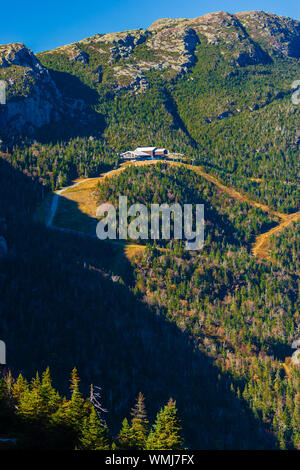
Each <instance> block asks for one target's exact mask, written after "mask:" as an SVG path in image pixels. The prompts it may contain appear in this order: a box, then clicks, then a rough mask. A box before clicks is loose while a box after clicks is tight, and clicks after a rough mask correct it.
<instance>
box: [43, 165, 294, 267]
mask: <svg viewBox="0 0 300 470" xmlns="http://www.w3.org/2000/svg"><path fill="white" fill-rule="evenodd" d="M159 161H161V160H146V161H139V162H126V163H123V164H122V165H121V166H120V167H119V168H117V169H115V170H111V171H108V172H107V173H103V174H102V175H101V176H100V177H96V178H87V179H83V180H79V181H76V182H75V183H74V184H73V185H71V186H68V187H66V188H62V189H61V190H59V191H57V192H56V193H55V194H54V195H53V198H52V203H51V207H50V211H49V215H48V219H47V222H46V224H47V226H48V227H52V228H55V226H54V225H53V220H54V217H55V215H56V212H57V207H58V203H59V196H61V195H62V194H64V197H67V198H69V199H71V200H73V201H75V202H77V204H78V206H79V209H81V210H82V212H84V213H86V214H88V215H90V216H94V214H95V207H94V206H95V204H91V202H90V193H91V190H93V189H94V190H95V189H96V186H97V184H98V182H101V181H104V180H105V179H106V178H110V177H112V176H115V175H118V174H119V173H121V172H122V171H123V170H125V169H126V168H127V167H128V166H145V165H153V164H157V163H158V162H159ZM164 162H165V163H168V164H170V165H172V166H181V165H184V166H185V167H187V168H189V169H190V170H193V171H195V172H196V173H197V174H199V175H200V176H202V177H203V178H204V179H206V180H207V181H209V182H211V183H213V184H214V185H215V186H217V187H218V188H219V189H221V190H222V191H224V192H225V193H226V194H228V195H229V196H230V197H232V198H234V199H237V200H238V201H241V202H246V203H247V204H249V205H250V206H252V207H258V208H260V209H261V210H263V211H264V212H267V213H268V214H270V215H273V216H277V217H278V218H279V219H281V222H280V223H279V225H277V226H276V227H274V228H272V229H271V230H269V231H268V232H266V233H262V234H261V235H258V236H257V237H256V240H255V243H254V244H253V246H252V253H253V255H254V256H256V257H258V258H261V259H270V255H269V248H270V239H271V236H272V235H275V234H278V233H280V232H281V231H282V230H283V229H285V228H287V227H288V226H289V225H290V224H292V223H293V222H295V221H298V220H300V211H299V212H296V213H294V214H283V213H281V212H277V211H274V210H273V209H271V208H269V207H268V206H267V205H265V204H261V203H259V202H256V201H253V200H252V199H249V198H248V197H247V196H245V195H243V194H241V193H240V192H238V191H237V190H235V189H233V188H231V187H228V186H225V185H224V184H222V183H221V182H220V181H218V180H217V178H215V177H214V176H212V175H210V174H208V173H206V172H205V171H203V170H202V169H201V168H200V167H198V166H193V165H190V164H187V163H179V162H174V161H168V160H166V161H164ZM80 193H81V194H80ZM80 206H81V207H80ZM78 233H81V232H79V231H78ZM114 243H116V242H114ZM124 246H125V251H127V254H128V255H129V253H132V254H135V253H137V252H140V251H142V249H143V248H144V247H143V245H138V244H125V245H124Z"/></svg>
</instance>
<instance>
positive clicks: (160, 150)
mask: <svg viewBox="0 0 300 470" xmlns="http://www.w3.org/2000/svg"><path fill="white" fill-rule="evenodd" d="M155 150H156V152H165V151H166V150H167V149H155Z"/></svg>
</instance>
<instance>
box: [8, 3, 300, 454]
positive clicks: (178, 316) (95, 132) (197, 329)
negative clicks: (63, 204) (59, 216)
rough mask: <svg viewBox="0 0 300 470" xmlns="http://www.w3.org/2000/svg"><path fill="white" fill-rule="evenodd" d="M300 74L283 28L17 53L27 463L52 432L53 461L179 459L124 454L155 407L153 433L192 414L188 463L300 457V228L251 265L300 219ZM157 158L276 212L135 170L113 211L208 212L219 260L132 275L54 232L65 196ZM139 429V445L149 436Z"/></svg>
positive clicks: (162, 35) (178, 29)
mask: <svg viewBox="0 0 300 470" xmlns="http://www.w3.org/2000/svg"><path fill="white" fill-rule="evenodd" d="M299 59H300V23H299V21H296V20H292V19H289V18H283V17H278V16H276V15H272V14H269V13H264V12H247V13H239V14H236V15H231V14H228V13H224V12H219V13H213V14H210V15H205V16H203V17H199V18H195V19H176V20H172V19H163V20H158V21H157V22H155V23H154V24H153V25H151V26H150V27H149V28H148V29H145V30H134V31H126V32H121V33H108V34H99V35H95V36H93V37H91V38H87V39H84V40H79V41H78V42H76V43H73V44H69V45H66V46H62V47H59V48H57V49H55V50H52V51H47V52H42V53H40V54H36V55H35V54H33V53H32V52H31V51H30V50H29V49H28V48H27V47H26V46H24V45H23V44H9V45H5V46H4V45H3V46H0V79H1V80H5V81H6V83H7V104H6V105H0V132H1V136H0V137H1V139H2V143H1V154H0V177H1V184H0V201H1V205H0V290H1V293H2V292H3V295H2V294H1V297H0V320H1V321H0V339H3V340H5V342H6V345H7V358H8V364H7V367H2V369H1V372H2V377H3V380H1V382H0V413H1V414H2V417H3V422H4V423H7V424H5V425H4V428H0V433H3V434H6V431H7V432H8V433H10V435H13V436H14V434H16V435H17V437H19V438H20V446H21V447H22V446H23V445H24V446H25V447H26V445H27V446H32V445H33V441H34V436H36V435H37V434H36V433H40V432H45V434H43V436H44V438H45V439H44V440H43V445H45V446H46V447H47V441H48V439H50V438H49V436H50V435H51V436H52V437H51V439H53V440H51V439H50V440H49V441H48V442H49V446H50V447H51V446H54V447H61V448H62V447H66V446H67V447H68V448H74V447H77V448H82V447H84V445H87V446H89V447H85V448H96V447H98V448H99V447H101V448H102V447H104V448H105V447H106V446H109V447H111V446H117V447H118V446H122V445H124V446H125V448H127V446H129V447H130V446H133V447H134V446H135V448H136V447H138V446H144V448H145V447H147V448H155V449H157V448H165V447H164V446H165V443H162V442H160V441H159V436H158V435H157V436H156V437H157V439H158V441H155V439H154V438H153V433H155V429H156V428H153V432H152V434H151V432H150V434H149V431H150V427H149V426H148V424H147V426H146V427H147V432H146V431H145V428H143V424H142V425H141V426H142V431H141V434H140V435H139V436H140V437H141V436H142V437H141V439H142V444H141V441H139V442H138V443H137V442H136V441H134V442H135V443H134V445H133V444H132V441H131V443H128V441H127V442H125V441H123V444H121V445H120V442H119V441H118V439H119V433H120V427H121V426H120V423H121V421H122V420H123V418H124V417H125V416H126V417H127V418H128V419H129V418H130V411H129V410H130V408H131V407H132V403H134V400H135V399H136V397H137V395H138V393H139V392H142V393H143V394H144V395H145V396H146V400H147V411H148V417H147V421H149V423H151V424H152V423H154V421H155V416H156V413H157V411H158V410H159V409H161V406H162V405H164V404H166V403H169V404H170V403H171V405H170V406H169V407H167V408H171V409H172V410H174V409H175V405H174V402H173V401H171V402H169V399H170V397H172V398H173V400H175V401H176V407H178V415H179V417H180V419H181V422H182V425H183V433H182V434H181V433H180V432H179V429H178V432H179V434H180V436H181V435H182V436H183V437H184V442H183V441H182V439H181V437H180V436H179V437H178V440H177V441H176V444H174V446H175V447H176V448H178V447H179V448H180V447H181V446H182V445H185V446H187V447H189V448H196V449H223V448H224V449H250V448H258V449H266V448H268V449H269V448H270V449H271V448H282V449H286V448H299V447H300V434H299V429H300V381H299V378H300V369H299V365H297V363H296V361H295V360H293V359H292V355H293V349H292V348H291V345H292V343H293V342H295V341H297V340H298V339H299V303H298V299H299V293H298V274H299V269H298V263H299V260H298V258H297V248H298V247H299V232H298V230H297V228H298V225H297V224H294V225H292V226H290V227H289V228H288V229H286V230H283V231H282V232H281V233H280V235H279V236H278V235H277V236H274V238H273V239H272V240H271V249H270V259H266V260H263V261H262V260H260V259H258V258H256V257H254V256H253V254H252V250H251V244H252V243H253V241H254V238H255V237H256V236H257V235H258V234H260V233H263V232H265V231H266V230H268V229H270V228H271V227H273V225H274V224H276V223H278V217H277V216H276V213H275V211H278V213H292V212H296V210H299V208H298V204H299V180H298V176H299V173H298V172H299V121H300V120H299V116H300V114H299V106H296V105H295V104H293V102H292V100H291V98H292V93H293V90H292V88H291V85H292V83H293V82H294V81H295V80H297V79H298V78H299V76H300V63H299ZM138 145H155V146H157V147H160V146H161V147H166V148H168V149H169V150H170V151H173V152H181V153H184V154H185V158H186V159H187V160H191V159H193V163H194V165H195V166H197V165H201V167H202V168H204V169H205V171H206V172H207V173H210V174H211V175H214V176H215V177H217V178H218V180H219V181H221V182H223V184H225V185H227V186H231V187H235V188H237V189H238V190H239V191H240V192H241V193H244V194H246V195H247V197H248V198H249V199H252V200H254V201H259V202H261V203H263V204H265V205H268V206H269V208H270V209H271V210H272V211H271V212H268V213H266V212H263V211H262V210H260V209H259V208H254V207H253V206H251V205H249V204H247V203H246V202H239V201H237V200H235V199H233V198H232V197H229V196H227V195H226V194H225V193H224V192H222V190H221V189H220V188H217V187H216V186H214V185H213V184H211V183H209V182H207V181H205V180H204V179H203V178H202V177H201V176H200V175H199V174H196V173H193V172H192V171H190V170H187V169H185V168H183V167H182V166H179V167H178V168H173V167H168V166H167V165H159V166H156V167H150V168H149V167H147V168H146V167H144V168H143V167H141V168H128V169H126V170H125V171H124V172H122V173H121V174H119V175H118V176H115V177H112V178H111V179H109V180H107V181H105V183H104V184H102V185H99V187H98V189H97V194H95V195H93V197H96V198H97V201H98V202H103V201H107V200H109V201H112V202H115V201H116V200H117V197H118V195H119V194H125V195H127V196H128V199H129V200H130V201H134V202H136V201H139V202H143V203H145V204H146V205H149V204H150V203H152V202H154V201H156V202H169V203H171V202H174V201H178V202H180V203H182V204H184V203H187V202H188V203H191V202H192V203H194V204H196V203H204V205H205V208H206V214H207V226H206V243H205V246H204V249H203V250H201V251H199V252H187V251H185V250H184V249H183V246H182V245H181V244H180V243H179V242H174V241H171V242H170V243H169V244H167V243H165V244H161V245H159V244H148V245H147V246H146V247H145V250H143V252H142V253H140V254H139V255H137V256H136V257H134V258H133V259H132V260H128V259H126V257H125V255H124V252H123V250H122V248H120V246H117V245H113V244H109V243H105V242H100V241H98V240H93V239H92V238H87V237H84V236H81V235H76V234H71V233H67V232H63V231H58V230H55V229H53V228H47V227H45V226H44V225H43V224H42V223H41V222H39V221H38V219H37V217H36V206H37V204H40V203H43V202H44V201H45V200H46V199H47V198H48V197H49V194H50V192H51V190H52V191H53V190H55V189H57V188H60V187H62V186H65V185H68V184H70V183H71V181H73V180H74V179H76V178H77V177H93V176H99V174H100V173H101V172H103V171H107V170H110V169H113V168H114V167H115V166H116V165H118V163H119V156H118V154H119V152H121V151H123V150H127V149H131V148H135V147H136V146H138ZM73 210H74V211H75V212H76V210H77V211H78V210H79V209H78V207H75V204H74V207H73ZM298 251H299V250H298ZM293 357H294V356H293ZM48 366H49V367H50V370H51V374H52V376H53V383H54V386H55V390H56V389H57V390H59V394H57V393H56V391H55V390H53V389H52V385H51V383H50V376H49V371H48V372H47V371H46V372H44V374H43V377H42V373H43V371H45V370H46V368H47V367H48ZM75 366H76V367H77V369H78V373H79V375H80V377H81V392H82V395H78V393H77V392H76V393H75V398H74V393H73V392H74V387H73V392H72V394H71V398H70V399H67V398H66V399H64V398H62V397H63V396H64V395H67V394H68V384H67V378H68V375H69V373H70V371H71V370H72V369H73V368H74V367H75ZM9 369H10V370H11V371H12V375H10V374H9ZM37 371H39V373H40V375H39V377H38V378H35V379H33V380H31V377H33V376H35V374H36V372H37ZM19 373H21V374H22V377H21V378H19V379H18V376H19ZM25 379H27V382H26V380H25ZM30 380H31V381H30ZM76 380H77V379H76ZM43 381H44V382H43ZM43 383H44V385H43ZM90 384H93V385H94V386H95V387H97V386H100V387H101V389H102V404H103V406H104V408H106V409H107V410H108V412H107V413H105V421H106V426H107V427H105V429H104V428H103V426H100V427H99V420H98V417H97V416H96V415H95V412H94V411H93V410H94V408H93V406H92V405H91V403H90V401H89V400H87V399H86V398H83V397H88V396H89V394H90ZM48 395H49V396H48ZM68 396H69V395H68ZM41 397H42V398H41ZM72 397H73V398H72ZM78 397H79V398H80V400H79V401H80V403H81V405H80V406H79V408H78V407H77V404H78V403H77V402H76V403H77V404H76V403H75V405H74V406H75V408H76V407H77V408H76V412H78V419H77V417H75V418H74V416H75V414H74V415H73V414H72V413H73V411H74V408H73V405H72V403H73V402H72V400H73V399H74V400H75V401H76V400H77V398H78ZM48 398H49V400H48ZM79 398H78V399H79ZM52 399H53V400H52ZM173 405H174V406H173ZM63 410H64V411H63ZM72 410H73V411H72ZM168 411H170V410H167V412H168ZM167 412H166V413H167ZM22 413H23V414H22ZM167 414H168V413H167ZM145 419H146V418H145ZM157 419H158V417H157ZM162 419H164V418H162ZM0 421H1V419H0ZM1 422H2V421H1ZM70 423H71V424H70ZM79 423H80V424H79ZM88 423H90V425H89V424H88ZM100 424H101V423H100ZM157 424H159V423H157ZM73 425H74V427H73V428H72V426H73ZM5 426H6V428H5ZM78 426H79V427H80V431H78ZM178 426H179V425H178ZM132 427H134V422H132V421H130V419H129V422H125V423H123V425H122V430H123V434H122V435H123V437H124V435H126V436H128V435H130V436H131V438H132V439H133V440H134V439H136V434H135V431H134V430H132V429H131V428H132ZM176 427H177V426H176ZM128 428H130V429H131V431H129V430H128ZM66 429H68V433H69V434H68V433H67V435H66V436H65V435H64V432H65V430H66ZM108 429H109V433H108ZM143 429H144V431H145V432H144V431H143ZM82 430H84V433H85V434H84V436H82V434H81V432H82ZM140 430H141V428H140V427H139V431H140ZM48 432H49V433H50V434H48ZM132 432H133V434H132ZM27 433H28V435H29V437H30V439H31V441H30V442H29V443H28V442H26V440H25V441H24V436H25V435H26V434H27ZM103 433H104V434H103ZM128 433H129V434H128ZM130 433H131V434H130ZM92 435H93V436H94V437H95V436H96V437H95V439H94V440H93V439H92ZM132 436H133V437H132ZM134 436H135V437H134ZM150 436H152V437H151V438H150ZM63 437H66V439H67V442H66V441H64V440H63ZM0 438H1V434H0ZM131 438H130V439H131ZM82 439H85V441H84V442H85V444H84V443H83V441H82ZM153 439H154V440H153ZM124 442H125V443H124ZM157 442H158V443H157ZM151 446H152V447H151ZM155 446H156V447H155Z"/></svg>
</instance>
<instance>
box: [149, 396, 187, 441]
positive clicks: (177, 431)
mask: <svg viewBox="0 0 300 470" xmlns="http://www.w3.org/2000/svg"><path fill="white" fill-rule="evenodd" d="M182 445H183V438H182V437H181V425H180V422H179V418H178V416H177V409H176V402H175V401H173V399H172V398H170V400H169V402H168V404H167V405H166V406H165V407H164V408H162V409H161V410H160V411H159V412H158V414H157V417H156V422H155V424H154V425H153V429H152V430H151V432H150V434H149V436H148V440H147V449H151V450H152V449H153V450H179V449H182Z"/></svg>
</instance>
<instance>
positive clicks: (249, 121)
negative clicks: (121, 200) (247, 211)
mask: <svg viewBox="0 0 300 470" xmlns="http://www.w3.org/2000/svg"><path fill="white" fill-rule="evenodd" d="M299 38H300V23H299V21H296V20H292V19H289V18H284V17H278V16H276V15H272V14H269V13H264V12H248V13H240V14H236V15H230V14H228V13H224V12H219V13H213V14H210V15H205V16H203V17H199V18H195V19H192V20H188V19H180V20H178V19H177V20H171V19H164V20H159V21H157V22H155V23H154V24H153V25H151V26H150V27H149V28H148V29H145V30H134V31H126V32H121V33H108V34H98V35H95V36H93V37H90V38H87V39H84V40H80V41H78V42H76V43H73V44H69V45H66V46H62V47H59V48H57V49H54V50H52V51H47V52H43V53H40V54H37V55H36V56H35V55H34V54H33V53H32V52H31V51H30V50H29V49H28V48H26V46H24V45H22V44H9V45H7V46H1V48H0V79H3V80H6V82H7V106H6V107H3V106H2V107H1V109H0V122H1V131H2V134H3V137H2V139H3V140H4V143H3V149H4V150H5V149H6V147H7V146H8V147H9V149H10V155H9V157H8V158H9V159H12V160H13V161H15V160H17V161H18V160H19V159H20V155H23V154H24V153H27V154H28V157H27V158H28V159H29V160H30V163H29V165H30V167H31V171H32V172H33V173H34V174H38V175H39V176H42V177H46V176H45V174H47V177H46V178H47V179H48V180H49V179H50V176H52V179H53V181H54V183H53V184H54V185H56V186H59V185H60V184H61V180H62V179H63V180H65V179H66V178H67V179H70V178H72V177H73V175H74V166H75V167H77V168H76V173H77V174H79V175H81V174H84V171H85V169H84V168H83V167H84V163H82V165H81V166H82V168H78V166H79V165H78V152H76V156H74V155H73V157H72V158H73V159H74V160H73V161H70V159H67V160H66V163H65V164H64V165H61V164H60V159H61V157H60V155H61V154H62V153H63V152H64V150H59V149H57V148H56V149H53V148H52V144H50V149H49V148H48V144H49V143H47V141H48V142H49V139H50V140H51V141H52V142H55V141H57V140H59V141H60V146H61V147H63V148H64V147H66V146H67V147H68V140H69V138H72V137H73V138H75V137H78V136H81V137H82V138H84V137H86V138H88V137H90V136H94V137H97V138H98V139H101V141H102V142H103V144H102V146H103V147H107V146H108V147H109V148H111V150H112V153H116V152H119V151H121V150H127V149H128V148H131V147H136V146H137V145H141V144H143V143H144V144H148V145H149V144H153V145H156V146H162V147H166V148H168V149H170V150H172V151H177V152H184V153H185V154H186V155H188V156H194V157H195V158H196V160H197V161H199V162H201V163H202V164H204V165H206V166H207V167H208V168H209V169H210V171H211V172H213V173H214V174H216V175H218V176H219V177H220V178H222V179H223V180H224V181H226V182H227V183H228V184H233V185H235V186H236V187H238V188H239V189H241V190H242V191H247V192H249V194H251V195H252V196H253V197H254V198H256V199H257V200H260V201H262V202H264V203H267V204H269V205H272V206H273V207H276V208H277V209H279V210H283V211H290V212H292V211H293V210H294V209H295V207H296V205H297V200H298V199H297V198H298V186H297V182H296V179H297V169H298V155H299V107H297V106H295V105H294V104H293V103H292V101H291V96H292V93H293V90H292V88H291V85H292V83H293V82H294V81H295V80H297V79H298V77H299V75H300V67H299V57H300V39H299ZM20 132H21V133H22V134H23V135H25V136H26V135H27V136H28V135H31V136H34V137H35V138H36V139H37V140H38V141H40V140H41V141H43V147H42V148H36V146H32V145H30V143H29V144H28V143H27V145H26V151H25V149H24V147H22V146H21V147H20V146H19V145H17V144H19V143H20V142H19V139H18V138H17V137H16V134H17V135H19V133H20ZM86 140H87V139H86ZM13 143H15V147H14V148H13ZM9 144H10V145H9ZM97 150H98V149H97ZM103 150H104V149H103ZM100 152H101V151H100ZM11 153H12V155H11ZM87 153H88V152H87ZM97 153H98V152H97ZM101 153H102V152H101ZM104 153H107V150H104ZM48 154H49V155H51V157H50V158H49V159H48V158H47V159H46V160H48V162H47V168H45V163H44V160H45V155H48ZM21 160H22V158H21ZM64 160H65V159H64ZM84 160H89V156H88V155H87V156H86V155H85V154H83V158H82V159H81V161H84ZM58 168H59V171H58ZM252 177H254V178H255V181H254V180H252V179H251V178H252Z"/></svg>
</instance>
